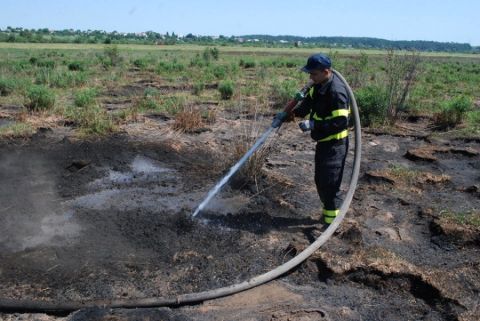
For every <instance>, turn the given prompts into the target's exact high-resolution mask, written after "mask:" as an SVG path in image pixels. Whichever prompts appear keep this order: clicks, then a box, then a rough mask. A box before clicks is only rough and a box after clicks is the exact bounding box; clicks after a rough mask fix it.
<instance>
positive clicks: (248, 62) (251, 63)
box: [239, 59, 256, 69]
mask: <svg viewBox="0 0 480 321" xmlns="http://www.w3.org/2000/svg"><path fill="white" fill-rule="evenodd" d="M255 65H256V63H255V61H254V60H251V59H247V60H244V59H240V62H239V66H240V67H243V68H245V69H247V68H255Z"/></svg>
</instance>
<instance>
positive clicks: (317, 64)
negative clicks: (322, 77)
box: [301, 53, 332, 72]
mask: <svg viewBox="0 0 480 321" xmlns="http://www.w3.org/2000/svg"><path fill="white" fill-rule="evenodd" d="M331 66H332V62H331V61H330V58H328V56H326V55H324V54H321V53H318V54H314V55H311V56H310V57H308V60H307V64H306V65H305V66H304V67H303V68H302V69H301V70H302V71H304V72H312V71H313V70H315V69H327V68H330V67H331Z"/></svg>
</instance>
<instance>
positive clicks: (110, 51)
mask: <svg viewBox="0 0 480 321" xmlns="http://www.w3.org/2000/svg"><path fill="white" fill-rule="evenodd" d="M100 61H101V63H102V65H103V66H104V67H106V68H108V67H114V66H117V65H119V64H120V62H121V61H122V57H121V56H120V51H119V50H118V47H117V46H115V45H113V46H106V47H105V48H104V50H103V56H100Z"/></svg>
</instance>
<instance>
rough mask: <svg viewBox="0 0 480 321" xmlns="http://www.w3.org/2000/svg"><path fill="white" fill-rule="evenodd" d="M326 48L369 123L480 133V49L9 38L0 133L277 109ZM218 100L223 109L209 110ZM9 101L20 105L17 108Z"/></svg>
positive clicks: (0, 83) (0, 70) (90, 129)
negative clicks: (417, 120)
mask: <svg viewBox="0 0 480 321" xmlns="http://www.w3.org/2000/svg"><path fill="white" fill-rule="evenodd" d="M319 51H323V52H326V53H328V54H329V55H330V56H331V57H332V58H333V61H334V68H335V69H337V70H338V71H340V72H341V73H342V74H343V75H344V76H345V77H346V79H347V80H348V81H349V83H350V85H351V86H352V88H353V89H354V91H355V93H356V95H357V98H358V102H359V105H360V107H361V109H362V116H363V118H364V125H368V126H379V125H380V126H383V125H386V124H387V125H392V124H393V123H394V122H395V121H396V120H397V119H398V118H399V117H401V116H402V115H406V114H414V115H422V116H427V117H430V118H431V119H432V122H433V123H434V126H436V127H438V128H439V129H441V130H442V131H445V130H454V132H455V135H458V136H460V137H462V136H478V135H479V125H478V124H479V123H480V115H479V108H478V105H479V101H480V94H479V93H478V85H479V84H480V64H479V62H480V57H478V55H468V54H448V53H444V54H442V53H408V52H395V53H394V52H388V51H379V50H371V51H359V50H346V49H345V50H335V51H331V50H329V49H322V48H318V49H305V48H254V47H217V48H213V47H202V46H196V45H175V46H148V45H118V46H105V45H97V44H91V45H90V44H89V45H86V44H79V45H74V44H21V43H0V95H1V96H0V117H3V118H8V119H10V120H13V121H14V122H13V123H11V124H10V125H4V126H2V127H0V134H2V135H4V136H18V135H22V132H23V131H22V130H20V129H21V128H25V133H31V132H32V127H33V128H35V127H36V126H39V123H38V118H39V117H37V116H38V115H40V114H41V115H42V116H41V117H40V118H43V119H51V118H58V119H63V120H64V121H65V122H67V123H72V124H74V127H75V129H78V131H79V132H82V133H86V134H105V133H108V132H111V131H115V130H116V129H117V128H119V127H121V126H122V125H123V124H125V123H128V122H132V121H136V119H137V117H138V115H143V114H145V113H148V112H150V113H151V112H163V113H167V114H169V115H170V116H172V117H177V115H180V116H179V119H182V121H181V124H183V125H178V124H177V127H176V128H178V127H188V126H203V125H205V123H206V122H207V120H206V119H207V118H208V119H210V120H209V121H210V122H211V121H212V119H213V118H215V117H214V114H215V113H219V112H221V111H222V110H225V109H231V108H237V109H238V108H240V109H242V108H243V109H245V110H246V112H247V113H248V112H250V113H264V114H268V113H271V114H273V113H274V112H275V111H277V110H279V109H280V108H281V107H282V106H283V104H285V103H286V101H288V99H289V98H290V97H291V96H292V95H293V94H294V93H295V90H296V88H299V87H301V86H302V84H303V83H305V82H306V80H307V79H308V76H307V75H305V74H303V73H301V72H300V71H299V67H301V66H302V65H303V64H304V63H305V61H306V58H307V57H308V55H309V54H311V53H313V52H319ZM409 70H410V71H409ZM409 72H410V74H409ZM142 81H143V82H142ZM148 82H150V85H148ZM139 84H140V85H139ZM141 84H143V85H141ZM132 86H133V87H135V88H134V90H129V89H128V88H130V89H132ZM118 88H124V89H123V92H122V91H121V90H120V91H121V92H118ZM115 89H117V91H115ZM112 96H113V97H115V96H122V97H124V98H125V99H124V103H123V105H122V106H121V108H108V106H107V105H108V103H106V102H108V101H109V100H111V98H112ZM212 102H214V103H215V104H216V105H217V107H216V109H215V110H211V109H208V110H206V109H205V108H204V107H202V106H204V105H205V103H212ZM8 106H10V107H12V106H13V107H15V108H13V109H15V110H16V111H17V112H16V113H14V114H9V113H8V112H7V111H6V109H8V108H7V107H8ZM392 106H394V107H395V108H394V109H395V110H394V113H393V114H392V111H391V110H390V109H391V107H392ZM19 110H20V111H19ZM32 113H33V114H32ZM185 113H187V117H186V119H189V117H197V118H198V117H200V118H199V119H197V120H196V121H192V122H188V121H187V122H185ZM28 115H35V116H36V117H34V118H35V119H36V122H35V123H32V122H31V121H30V122H29V120H30V119H31V117H27V116H28ZM195 115H196V116H195ZM182 117H183V118H182ZM12 118H13V119H12ZM192 124H196V125H192ZM14 129H15V130H14ZM186 129H187V130H190V129H189V128H186Z"/></svg>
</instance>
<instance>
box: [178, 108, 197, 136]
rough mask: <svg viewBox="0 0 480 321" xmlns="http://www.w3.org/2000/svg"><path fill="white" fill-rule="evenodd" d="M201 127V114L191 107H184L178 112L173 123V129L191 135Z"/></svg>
mask: <svg viewBox="0 0 480 321" xmlns="http://www.w3.org/2000/svg"><path fill="white" fill-rule="evenodd" d="M203 127H204V123H203V119H202V114H201V112H200V111H199V110H196V109H194V108H193V107H185V108H184V109H183V110H182V111H180V112H178V113H177V115H176V116H175V122H174V123H173V129H175V130H178V131H182V132H186V133H193V132H195V131H197V130H198V129H200V128H203Z"/></svg>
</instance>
